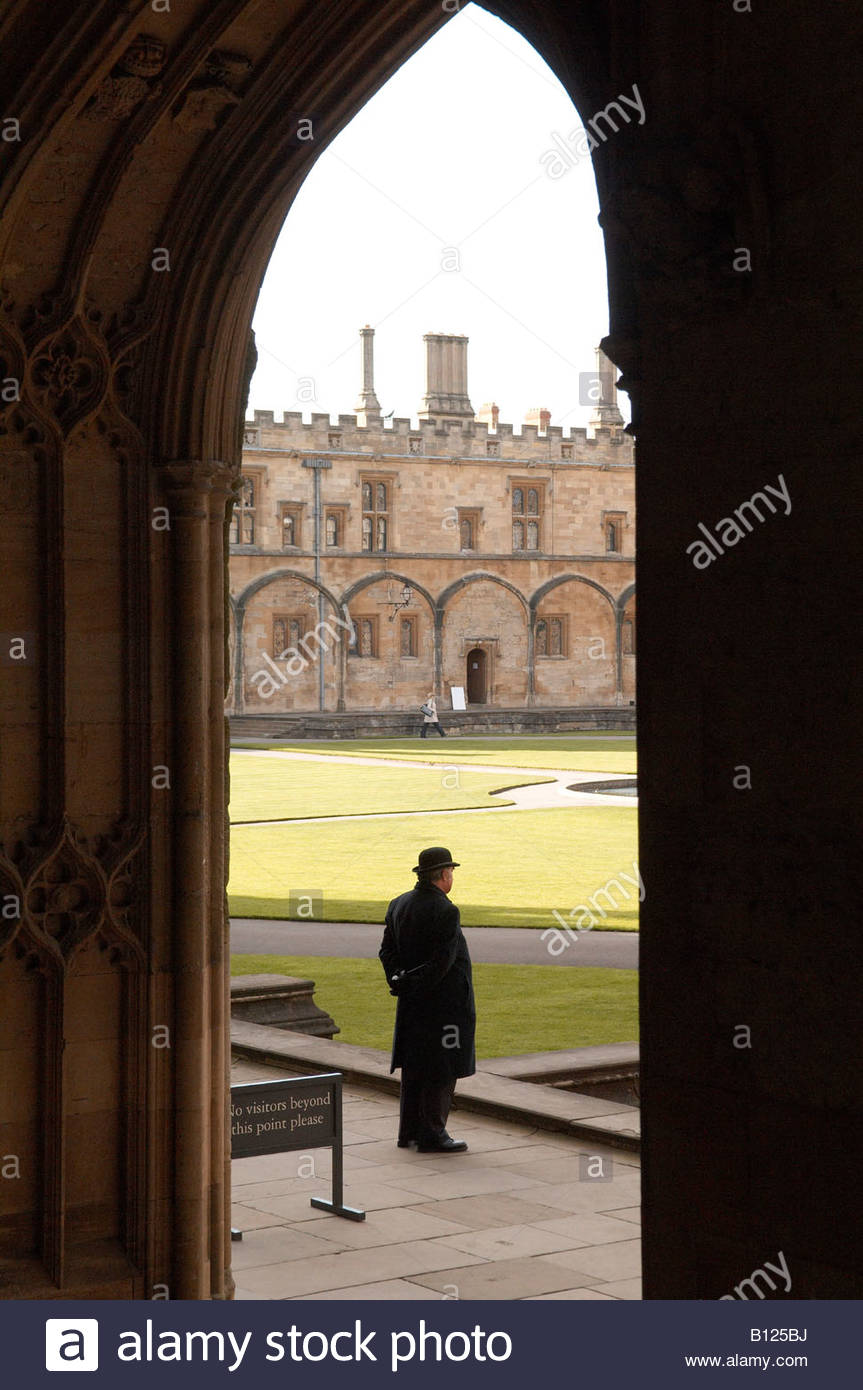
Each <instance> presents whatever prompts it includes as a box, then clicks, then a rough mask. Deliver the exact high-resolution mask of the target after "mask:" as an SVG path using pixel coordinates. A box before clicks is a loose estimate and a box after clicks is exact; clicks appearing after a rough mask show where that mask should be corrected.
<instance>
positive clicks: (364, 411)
mask: <svg viewBox="0 0 863 1390" xmlns="http://www.w3.org/2000/svg"><path fill="white" fill-rule="evenodd" d="M360 338H361V339H362V344H363V389H362V391H361V392H360V394H359V397H358V398H357V403H356V405H355V406H354V410H355V411H356V413H357V424H358V425H379V424H381V403H380V401H379V400H378V398H377V396H376V395H375V357H374V353H375V330H374V329H373V328H370V327H369V325H368V324H366V326H365V328H361V329H360Z"/></svg>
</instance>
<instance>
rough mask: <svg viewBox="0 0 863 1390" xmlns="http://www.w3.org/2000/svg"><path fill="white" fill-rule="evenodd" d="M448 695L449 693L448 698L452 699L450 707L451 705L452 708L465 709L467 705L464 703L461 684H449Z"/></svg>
mask: <svg viewBox="0 0 863 1390" xmlns="http://www.w3.org/2000/svg"><path fill="white" fill-rule="evenodd" d="M449 695H450V699H451V700H452V707H453V709H466V708H467V706H466V704H465V699H464V686H463V685H451V686H450V688H449Z"/></svg>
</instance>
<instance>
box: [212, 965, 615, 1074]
mask: <svg viewBox="0 0 863 1390" xmlns="http://www.w3.org/2000/svg"><path fill="white" fill-rule="evenodd" d="M473 972H474V988H475V992H476V1003H477V1057H479V1058H483V1057H509V1056H511V1055H515V1054H517V1053H521V1052H555V1051H559V1050H562V1049H564V1048H570V1047H589V1046H593V1045H595V1044H599V1043H612V1042H630V1041H634V1040H635V1039H636V1038H637V1037H638V1001H637V984H636V981H637V972H636V971H635V970H598V969H593V968H590V967H585V968H579V969H578V970H572V969H568V968H563V967H560V966H554V965H484V964H476V965H474V967H473ZM231 973H232V974H233V975H257V974H271V975H272V974H278V975H296V976H299V977H300V978H302V979H310V980H314V981H315V983H316V989H315V1001H316V1003H317V1004H319V1005H320V1007H321V1008H322V1009H326V1010H327V1012H328V1013H330V1014H332V1016H333V1018H334V1019H335V1021H336V1023H337V1024H338V1025H339V1028H340V1029H341V1032H340V1033H339V1034H338V1035H337V1037H338V1040H339V1041H340V1042H347V1043H355V1044H358V1045H360V1046H363V1047H378V1048H384V1049H388V1048H389V1047H390V1045H391V1042H392V1030H393V1020H394V1018H395V1007H396V1001H395V999H393V997H392V995H390V994H389V992H388V990H387V987H386V983H385V981H384V975H383V970H382V969H381V966H380V962H379V961H376V960H344V959H341V958H339V959H334V960H328V959H327V958H326V957H321V956H234V957H233V959H232V961H231Z"/></svg>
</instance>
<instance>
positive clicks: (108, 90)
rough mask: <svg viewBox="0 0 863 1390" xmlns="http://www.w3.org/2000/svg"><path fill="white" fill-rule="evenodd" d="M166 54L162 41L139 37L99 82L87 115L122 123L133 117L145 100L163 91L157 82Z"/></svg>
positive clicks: (145, 35)
mask: <svg viewBox="0 0 863 1390" xmlns="http://www.w3.org/2000/svg"><path fill="white" fill-rule="evenodd" d="M165 52H166V49H165V45H164V43H163V42H162V40H161V39H155V38H153V37H152V35H150V34H139V35H138V36H137V38H135V39H134V40H133V42H132V43H131V44H130V45H129V47H128V48H127V49H126V52H125V53H124V54H123V56H122V58H121V59H120V61H119V62H118V63H117V64H116V65H115V67H114V68H113V69H112V71H111V72H110V73H109V74H108V76H107V77H105V78H103V79H102V81H101V82H100V83H99V86H98V87H97V89H96V91H95V92H94V94H93V96H92V97H91V98H90V100H89V102H88V103H87V106H86V107H85V108H84V115H85V116H88V117H90V118H92V119H95V120H102V121H122V120H125V119H126V117H127V116H131V114H132V112H133V111H134V110H135V107H136V106H138V105H139V103H140V102H142V101H143V100H144V98H145V97H148V96H150V95H151V94H152V93H155V92H157V91H158V90H159V85H158V84H157V83H154V81H153V79H154V78H155V77H157V76H158V74H159V73H160V72H161V71H162V68H163V67H164V66H165Z"/></svg>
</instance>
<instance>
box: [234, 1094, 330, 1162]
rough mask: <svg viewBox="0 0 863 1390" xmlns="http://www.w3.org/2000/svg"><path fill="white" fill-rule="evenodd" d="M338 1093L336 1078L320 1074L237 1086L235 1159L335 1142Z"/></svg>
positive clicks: (235, 1101)
mask: <svg viewBox="0 0 863 1390" xmlns="http://www.w3.org/2000/svg"><path fill="white" fill-rule="evenodd" d="M339 1080H341V1077H339ZM334 1092H335V1083H334V1080H332V1079H329V1078H327V1079H323V1078H321V1077H319V1076H292V1077H289V1078H288V1079H287V1080H284V1081H252V1082H249V1083H248V1084H247V1085H243V1086H232V1087H231V1157H232V1158H252V1157H254V1156H256V1155H258V1154H275V1153H287V1152H290V1150H291V1149H319V1148H321V1147H322V1146H324V1145H332V1144H334V1143H335V1142H336V1138H337V1133H336V1106H335V1104H334V1101H335V1095H334Z"/></svg>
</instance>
